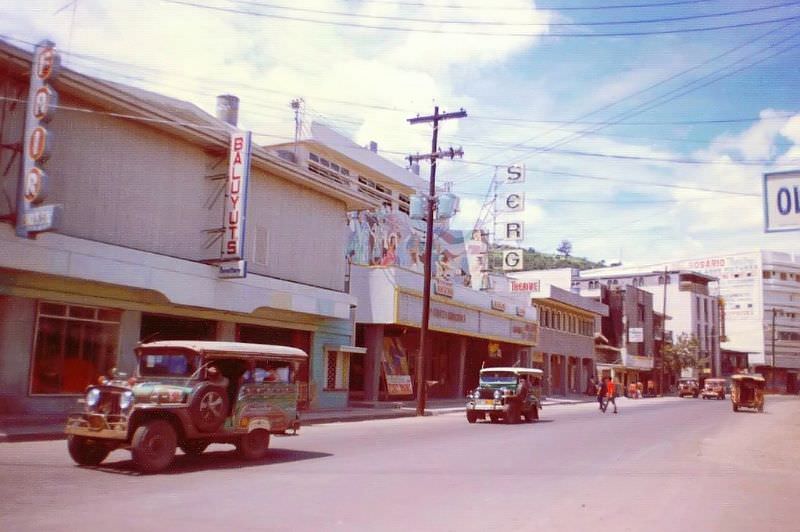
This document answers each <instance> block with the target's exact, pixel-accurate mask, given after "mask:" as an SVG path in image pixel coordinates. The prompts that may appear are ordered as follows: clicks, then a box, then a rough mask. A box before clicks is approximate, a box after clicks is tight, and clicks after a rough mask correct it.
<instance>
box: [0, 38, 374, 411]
mask: <svg viewBox="0 0 800 532" xmlns="http://www.w3.org/2000/svg"><path fill="white" fill-rule="evenodd" d="M31 65H32V55H31V53H29V52H26V51H24V50H21V49H18V48H15V47H12V46H9V45H7V44H5V43H2V42H0V88H2V90H3V91H4V94H3V96H4V97H5V98H4V99H3V101H2V105H3V109H2V111H3V112H2V117H3V119H2V124H0V136H2V139H0V140H2V142H0V144H2V146H3V148H2V149H0V171H3V174H2V175H0V178H2V182H0V186H2V190H3V192H4V196H5V197H6V198H17V197H18V196H20V195H21V194H18V192H19V190H20V189H19V188H18V187H19V186H20V185H19V182H20V175H21V173H22V167H23V159H24V158H25V157H26V156H27V155H28V153H27V152H26V150H23V149H22V147H23V146H22V145H15V144H14V143H13V142H11V141H12V140H15V139H20V138H23V137H24V131H25V116H26V105H25V103H20V102H18V101H15V99H18V97H19V95H20V94H25V93H26V91H27V88H28V85H29V80H30V78H31V71H32V68H31ZM34 70H35V69H34ZM56 86H57V88H58V91H59V93H60V94H59V105H58V107H57V108H55V109H54V111H55V112H54V116H53V118H52V120H51V121H50V122H49V123H48V124H47V129H48V134H51V135H49V136H48V137H47V138H48V142H49V143H51V144H52V146H49V147H51V150H50V158H49V160H47V162H46V163H44V165H43V168H44V169H45V170H46V172H47V174H49V176H50V178H49V191H48V196H47V203H48V204H53V205H60V208H61V213H62V216H61V220H60V225H59V226H58V227H57V228H56V230H53V231H49V232H33V233H31V234H30V235H29V237H27V238H25V237H21V236H19V234H18V232H19V227H20V221H21V220H22V218H23V216H22V215H21V214H20V206H19V204H18V203H19V202H14V201H13V200H12V201H10V202H6V204H3V205H2V206H0V209H2V212H0V215H2V220H3V221H4V222H6V223H0V249H2V250H3V252H2V253H1V254H0V368H2V371H0V414H2V415H6V416H26V415H47V414H52V415H60V414H63V413H64V412H66V411H68V410H69V409H71V408H73V407H74V405H75V399H76V397H79V396H80V395H82V393H83V391H84V389H85V387H86V385H87V384H89V383H90V382H94V381H96V379H97V378H98V377H99V376H100V375H104V374H107V373H108V372H109V371H110V370H111V369H112V368H117V369H119V370H122V371H126V372H131V371H132V370H133V367H134V364H135V361H134V358H133V352H132V350H133V348H134V347H135V345H136V344H137V342H140V341H145V340H148V339H154V338H158V339H174V338H178V339H204V340H235V341H244V342H256V343H275V344H284V345H291V346H295V347H300V348H302V349H304V350H306V351H307V352H308V353H309V354H310V360H309V364H308V365H307V366H305V367H303V368H301V372H300V379H301V381H303V386H302V390H301V401H302V404H303V406H304V407H306V408H309V407H311V408H314V407H321V408H322V407H335V406H342V405H344V404H346V401H347V393H346V391H344V392H343V391H341V390H336V389H332V390H331V389H328V388H327V387H326V386H325V383H326V382H328V380H329V379H330V376H329V375H328V366H327V364H326V360H327V359H329V358H331V357H336V356H340V354H341V353H349V352H351V351H352V350H354V349H355V351H358V349H356V348H353V340H354V338H353V334H354V331H353V322H352V310H353V308H354V307H355V305H356V300H355V298H354V297H352V296H351V295H349V294H348V293H347V290H346V288H347V287H346V275H347V261H346V260H345V249H346V243H347V239H346V231H347V212H349V211H352V210H359V209H370V208H376V207H377V206H378V205H379V202H378V201H376V200H375V198H372V197H370V196H367V195H365V194H363V193H361V192H359V190H358V189H357V187H351V186H349V185H347V186H346V185H337V184H336V183H332V182H331V181H330V180H327V179H323V178H321V177H320V176H319V175H317V174H314V173H312V172H310V171H308V170H307V169H305V168H301V167H298V166H297V165H295V164H292V163H290V162H288V161H286V160H284V159H281V158H280V157H277V156H275V155H274V154H272V153H270V152H268V151H267V150H265V149H263V148H260V147H258V146H253V147H252V151H251V154H250V161H251V162H250V165H249V174H250V175H249V177H250V179H249V187H247V188H245V189H244V190H234V191H231V190H230V189H227V188H226V187H227V186H228V184H229V183H230V180H231V174H230V173H228V174H226V173H225V169H226V168H227V167H228V166H229V163H230V162H231V161H233V159H234V147H233V146H232V142H231V139H232V137H233V136H234V135H236V134H237V131H238V130H237V129H236V128H235V127H234V126H232V125H230V124H229V123H226V122H225V121H223V120H220V119H218V118H216V117H214V116H211V115H208V114H207V113H205V112H203V111H201V110H200V109H199V108H196V107H195V106H193V105H190V104H188V103H185V102H181V101H178V100H174V99H170V98H165V97H162V96H159V95H156V94H153V93H149V92H146V91H142V90H139V89H135V88H131V87H125V86H121V85H119V84H116V83H110V82H105V81H102V80H98V79H94V78H90V77H87V76H84V75H81V74H80V73H77V72H72V71H67V70H64V71H62V72H61V73H60V74H59V78H58V83H57V85H56ZM227 101H228V102H229V101H230V99H228V100H227ZM51 141H52V142H51ZM23 152H25V153H23ZM40 162H41V161H40ZM234 177H236V176H235V175H234ZM26 193H27V190H26ZM234 194H236V196H235V197H236V199H237V201H241V202H242V204H243V205H244V206H245V208H244V209H243V210H241V211H237V212H239V213H240V214H241V215H242V216H244V214H245V212H246V214H247V218H246V229H247V231H246V232H244V231H242V233H241V235H240V236H241V241H240V242H237V246H242V247H241V248H240V250H243V254H242V261H243V262H238V263H237V265H239V264H241V265H244V263H246V265H245V266H244V268H245V270H244V272H242V271H241V269H239V270H238V273H237V274H236V275H235V276H234V277H232V278H228V276H227V274H226V273H225V271H224V268H223V265H224V264H225V263H224V262H221V260H222V257H223V253H222V251H224V248H222V246H221V240H224V239H226V238H228V235H227V231H226V226H224V225H223V213H224V212H225V213H227V211H225V210H224V208H225V203H226V202H227V201H228V200H230V199H231V198H232V197H234ZM237 220H238V221H242V220H244V219H239V218H237ZM242 227H244V222H243V221H242ZM227 229H229V227H227ZM245 272H246V273H245Z"/></svg>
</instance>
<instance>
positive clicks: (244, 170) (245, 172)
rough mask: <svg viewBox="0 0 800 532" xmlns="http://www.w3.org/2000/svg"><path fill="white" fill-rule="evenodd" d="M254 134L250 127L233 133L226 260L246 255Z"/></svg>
mask: <svg viewBox="0 0 800 532" xmlns="http://www.w3.org/2000/svg"><path fill="white" fill-rule="evenodd" d="M250 137H251V134H250V132H249V131H247V132H236V133H233V134H232V135H231V146H230V162H229V163H228V182H227V184H226V187H225V214H224V216H225V219H224V221H223V229H224V232H223V233H222V254H221V258H222V260H239V259H243V258H244V227H245V207H246V204H247V182H248V180H249V176H250V143H251V140H250Z"/></svg>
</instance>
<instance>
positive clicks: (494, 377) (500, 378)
mask: <svg viewBox="0 0 800 532" xmlns="http://www.w3.org/2000/svg"><path fill="white" fill-rule="evenodd" d="M480 379H481V384H516V383H517V376H516V375H515V374H514V373H511V372H509V371H484V372H482V373H481V376H480Z"/></svg>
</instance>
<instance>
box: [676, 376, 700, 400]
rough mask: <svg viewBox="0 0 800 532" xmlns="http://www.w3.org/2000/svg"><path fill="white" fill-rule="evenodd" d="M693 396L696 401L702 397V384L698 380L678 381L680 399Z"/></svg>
mask: <svg viewBox="0 0 800 532" xmlns="http://www.w3.org/2000/svg"><path fill="white" fill-rule="evenodd" d="M687 395H691V396H692V397H694V398H695V399H696V398H697V397H698V396H699V395H700V383H699V382H697V379H678V397H686V396H687Z"/></svg>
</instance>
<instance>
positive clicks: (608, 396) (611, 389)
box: [603, 377, 617, 414]
mask: <svg viewBox="0 0 800 532" xmlns="http://www.w3.org/2000/svg"><path fill="white" fill-rule="evenodd" d="M604 388H605V402H604V404H603V412H605V411H606V409H607V408H608V403H611V404H613V405H614V413H615V414H616V413H617V401H616V394H617V385H616V383H615V382H614V381H613V380H612V379H611V377H606V382H605V386H604Z"/></svg>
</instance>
